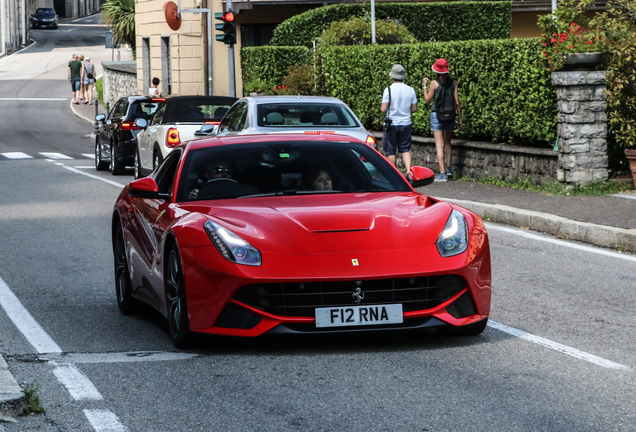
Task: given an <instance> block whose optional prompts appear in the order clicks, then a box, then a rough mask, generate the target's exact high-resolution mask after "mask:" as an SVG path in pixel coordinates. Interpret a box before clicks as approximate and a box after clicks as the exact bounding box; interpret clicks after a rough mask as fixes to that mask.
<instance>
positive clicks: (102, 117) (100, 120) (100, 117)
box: [95, 114, 106, 122]
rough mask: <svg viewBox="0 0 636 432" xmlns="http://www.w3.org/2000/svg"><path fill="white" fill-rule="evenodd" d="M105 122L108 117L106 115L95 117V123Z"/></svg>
mask: <svg viewBox="0 0 636 432" xmlns="http://www.w3.org/2000/svg"><path fill="white" fill-rule="evenodd" d="M104 120H106V115H104V114H97V115H96V116H95V121H96V122H103V121H104Z"/></svg>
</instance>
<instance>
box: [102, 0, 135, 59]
mask: <svg viewBox="0 0 636 432" xmlns="http://www.w3.org/2000/svg"><path fill="white" fill-rule="evenodd" d="M102 17H103V18H104V21H106V24H108V25H110V26H111V28H112V30H113V43H120V44H121V43H125V44H128V45H130V47H131V48H132V51H133V55H134V54H135V52H136V46H135V0H106V1H105V2H104V4H102Z"/></svg>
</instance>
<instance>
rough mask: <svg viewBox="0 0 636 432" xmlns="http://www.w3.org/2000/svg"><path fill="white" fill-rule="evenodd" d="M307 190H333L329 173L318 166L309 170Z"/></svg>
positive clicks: (306, 182) (306, 181)
mask: <svg viewBox="0 0 636 432" xmlns="http://www.w3.org/2000/svg"><path fill="white" fill-rule="evenodd" d="M305 190H315V191H330V190H333V182H332V180H331V174H329V171H327V170H325V169H322V168H320V167H317V166H314V167H310V168H309V169H308V170H307V175H306V176H305Z"/></svg>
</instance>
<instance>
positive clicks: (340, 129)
mask: <svg viewBox="0 0 636 432" xmlns="http://www.w3.org/2000/svg"><path fill="white" fill-rule="evenodd" d="M290 132H291V133H294V132H297V133H304V134H311V135H317V134H341V135H348V136H351V137H354V138H357V139H359V140H360V141H364V142H366V143H367V144H369V145H371V146H375V138H373V135H371V133H369V131H367V130H366V129H365V128H364V126H362V123H361V122H360V120H359V119H358V117H356V115H355V114H354V113H353V112H352V111H351V109H350V108H349V107H348V106H347V105H346V104H345V103H344V102H342V101H341V100H340V99H336V98H332V97H322V96H254V97H244V98H242V99H239V100H238V102H236V103H235V104H234V105H233V106H232V108H230V110H229V111H228V112H227V114H226V115H225V117H223V120H221V124H220V125H219V126H218V131H217V133H216V135H217V136H225V135H251V134H273V133H290Z"/></svg>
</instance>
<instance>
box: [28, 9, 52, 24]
mask: <svg viewBox="0 0 636 432" xmlns="http://www.w3.org/2000/svg"><path fill="white" fill-rule="evenodd" d="M57 20H58V16H57V14H56V13H55V9H53V8H37V9H36V10H35V13H34V14H32V15H31V28H33V29H36V28H52V29H56V28H57V24H58V22H57Z"/></svg>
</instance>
